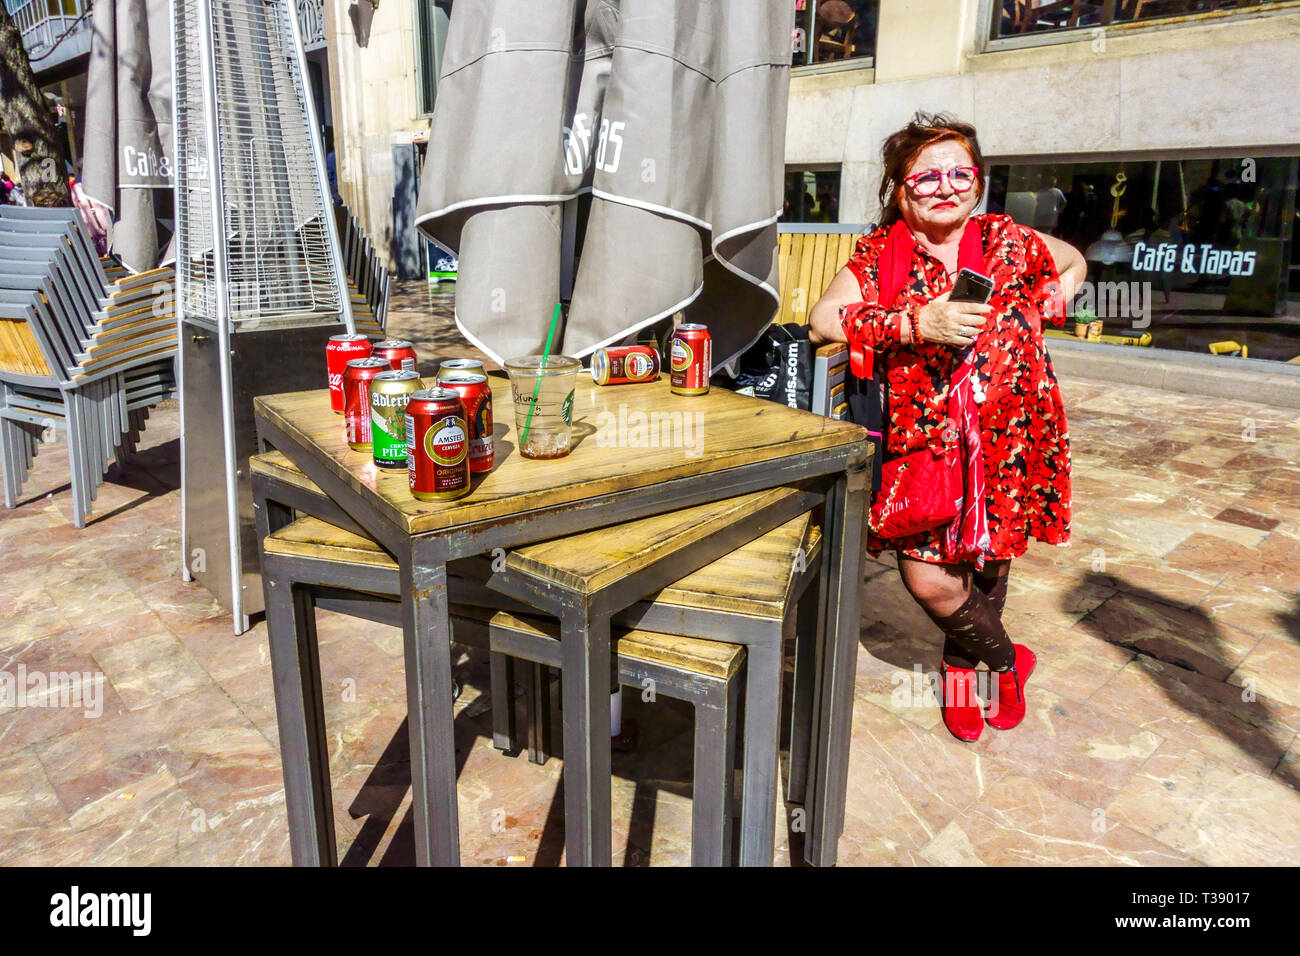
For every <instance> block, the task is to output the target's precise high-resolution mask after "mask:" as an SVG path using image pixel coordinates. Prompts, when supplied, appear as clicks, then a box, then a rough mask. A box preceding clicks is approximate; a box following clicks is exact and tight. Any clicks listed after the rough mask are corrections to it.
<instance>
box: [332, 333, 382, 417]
mask: <svg viewBox="0 0 1300 956" xmlns="http://www.w3.org/2000/svg"><path fill="white" fill-rule="evenodd" d="M370 352H371V346H370V340H369V339H368V338H366V337H365V336H364V335H331V336H330V340H329V342H328V343H327V344H326V346H325V371H326V373H327V374H328V375H329V385H330V408H332V409H333V410H334V411H335V413H337V414H339V415H342V414H343V370H344V369H345V368H347V366H348V362H350V361H352V360H353V359H358V358H369V357H370Z"/></svg>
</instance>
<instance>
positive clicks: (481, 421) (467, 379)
mask: <svg viewBox="0 0 1300 956" xmlns="http://www.w3.org/2000/svg"><path fill="white" fill-rule="evenodd" d="M438 387H439V388H446V389H450V390H451V391H453V392H455V393H456V394H457V395H459V396H460V400H461V401H462V402H464V403H465V421H466V422H467V423H468V424H469V470H470V471H472V472H474V473H475V474H480V473H482V472H485V471H491V470H492V465H493V464H494V463H495V456H494V454H493V450H492V389H491V388H490V387H488V380H487V376H486V375H476V374H474V373H473V372H448V373H447V374H446V375H444V376H442V377H441V378H440V379H438Z"/></svg>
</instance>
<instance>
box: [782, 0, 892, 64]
mask: <svg viewBox="0 0 1300 956" xmlns="http://www.w3.org/2000/svg"><path fill="white" fill-rule="evenodd" d="M879 10H880V0H794V16H795V22H794V45H793V56H792V59H791V63H792V64H793V65H794V66H808V65H810V64H813V63H833V62H835V61H837V60H857V61H859V62H860V63H861V64H862V65H864V66H870V65H871V63H872V62H874V57H875V55H876V20H877V14H878V12H879Z"/></svg>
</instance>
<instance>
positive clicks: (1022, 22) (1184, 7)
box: [989, 0, 1282, 39]
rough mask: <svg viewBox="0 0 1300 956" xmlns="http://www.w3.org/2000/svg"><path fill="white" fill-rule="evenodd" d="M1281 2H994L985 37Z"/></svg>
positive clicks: (1010, 0)
mask: <svg viewBox="0 0 1300 956" xmlns="http://www.w3.org/2000/svg"><path fill="white" fill-rule="evenodd" d="M1280 2H1282V0H996V2H995V3H994V5H993V23H992V25H991V30H990V33H989V36H990V37H991V38H993V39H997V38H998V37H1009V36H1021V35H1024V34H1039V33H1050V32H1055V31H1060V30H1078V29H1085V28H1096V27H1105V26H1111V25H1112V24H1120V23H1131V22H1134V21H1139V20H1159V19H1163V18H1166V17H1183V16H1187V15H1188V14H1195V13H1212V12H1214V11H1218V10H1228V11H1231V10H1244V9H1247V8H1253V9H1258V8H1259V7H1261V6H1266V5H1270V4H1274V3H1280Z"/></svg>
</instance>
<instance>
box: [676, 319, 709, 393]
mask: <svg viewBox="0 0 1300 956" xmlns="http://www.w3.org/2000/svg"><path fill="white" fill-rule="evenodd" d="M669 355H670V356H671V359H670V361H671V363H672V376H671V377H672V387H673V393H674V394H677V395H703V394H705V393H706V392H708V390H709V370H710V369H711V368H712V367H713V340H712V338H711V337H710V336H709V330H708V327H707V326H703V325H692V324H689V323H687V324H685V325H679V326H677V328H676V329H674V330H673V339H672V348H671V350H670V352H669Z"/></svg>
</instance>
